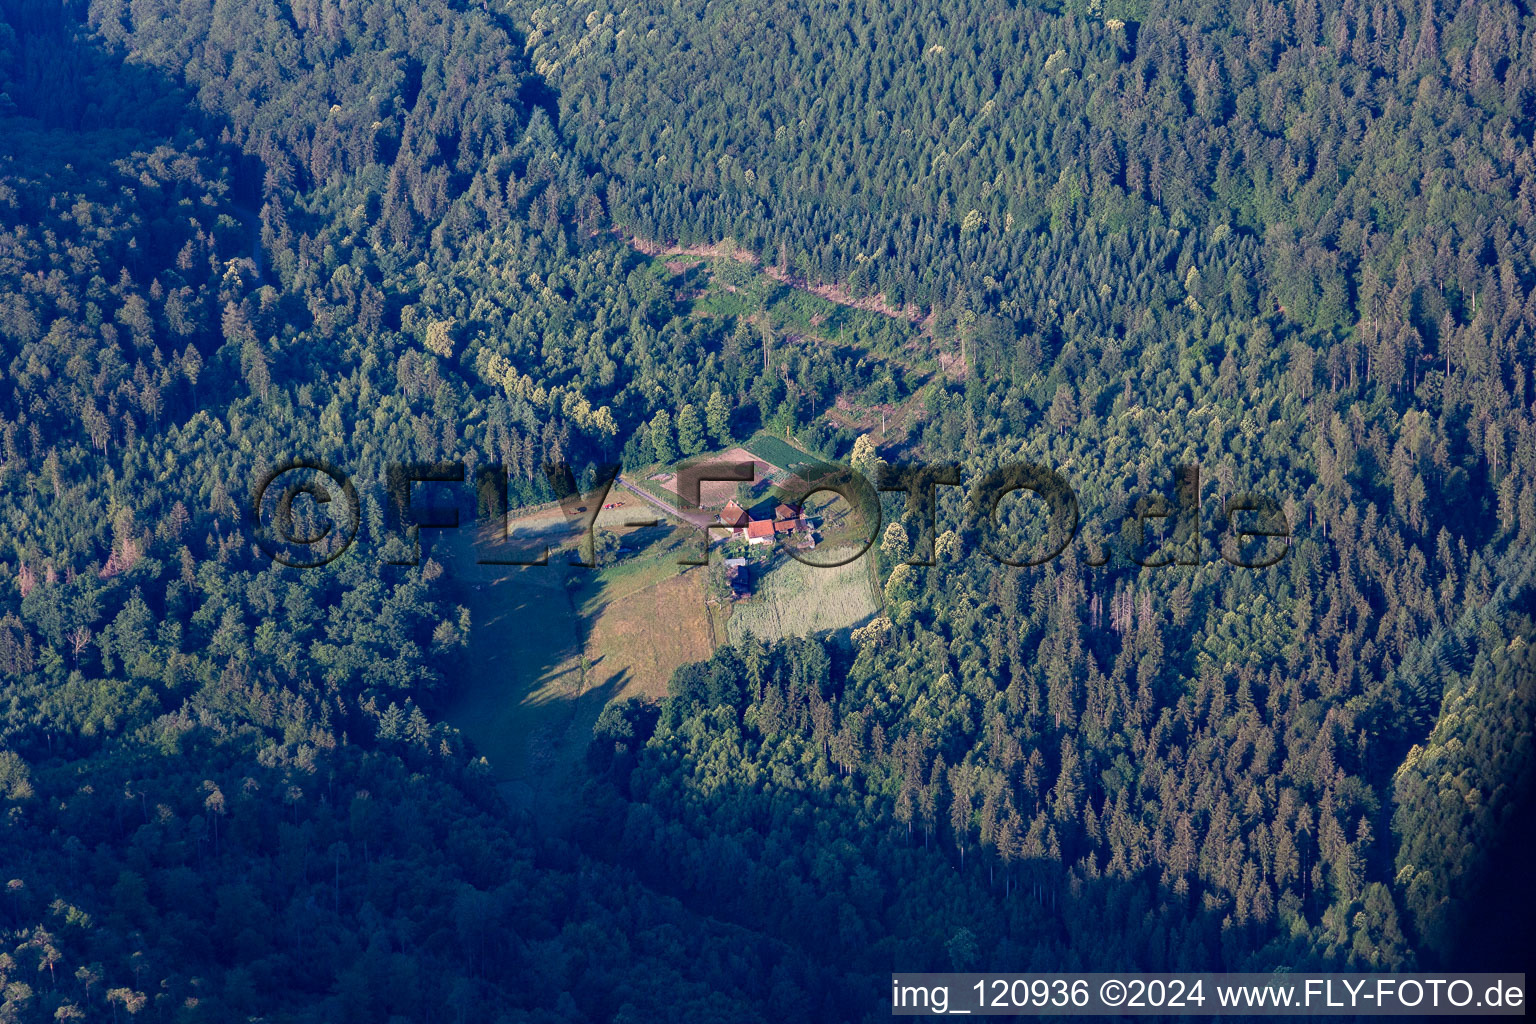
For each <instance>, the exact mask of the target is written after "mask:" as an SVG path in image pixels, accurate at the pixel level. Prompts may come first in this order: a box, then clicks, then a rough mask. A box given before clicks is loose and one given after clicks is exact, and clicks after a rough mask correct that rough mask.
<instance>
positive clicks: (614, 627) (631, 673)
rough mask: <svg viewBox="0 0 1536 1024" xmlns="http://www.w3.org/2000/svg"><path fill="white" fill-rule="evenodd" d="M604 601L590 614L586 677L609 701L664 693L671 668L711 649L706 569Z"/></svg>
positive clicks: (657, 696)
mask: <svg viewBox="0 0 1536 1024" xmlns="http://www.w3.org/2000/svg"><path fill="white" fill-rule="evenodd" d="M677 568H678V567H676V566H674V567H673V569H674V572H673V575H671V576H669V577H668V578H666V579H663V580H661V581H660V582H657V583H654V584H652V585H651V586H648V587H645V588H644V589H641V590H636V591H632V592H631V593H629V594H627V595H624V596H621V597H611V598H609V599H608V600H606V601H603V602H602V603H601V604H600V606H599V607H598V609H597V610H596V614H594V615H593V616H592V617H591V618H590V620H589V621H590V628H589V632H588V634H587V643H586V658H587V669H588V678H589V679H591V680H592V681H593V683H594V685H596V686H597V687H599V688H600V689H602V690H603V691H604V692H605V693H606V694H608V699H609V700H623V699H624V698H626V697H637V696H646V697H654V698H661V697H665V696H666V694H667V683H668V682H669V681H670V680H671V679H672V673H673V672H675V671H677V669H678V668H679V667H680V666H682V665H685V664H687V663H689V662H693V661H703V660H704V659H706V658H708V657H709V655H710V652H711V651H712V650H713V649H714V643H713V631H712V630H711V628H710V620H709V614H708V612H707V610H706V608H705V605H704V573H703V572H702V571H701V570H699V569H692V570H690V571H688V572H686V573H684V574H682V575H677V573H676V569H677Z"/></svg>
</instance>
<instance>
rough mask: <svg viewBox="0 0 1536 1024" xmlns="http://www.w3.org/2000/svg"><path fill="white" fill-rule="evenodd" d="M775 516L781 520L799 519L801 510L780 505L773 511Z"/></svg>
mask: <svg viewBox="0 0 1536 1024" xmlns="http://www.w3.org/2000/svg"><path fill="white" fill-rule="evenodd" d="M773 514H774V516H776V517H777V518H779V519H799V518H800V510H799V509H797V508H794V507H792V506H790V505H780V506H779V507H778V508H776V509H774V510H773Z"/></svg>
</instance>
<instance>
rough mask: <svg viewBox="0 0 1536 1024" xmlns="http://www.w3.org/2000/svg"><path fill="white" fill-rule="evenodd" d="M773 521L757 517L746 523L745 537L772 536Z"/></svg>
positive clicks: (751, 538)
mask: <svg viewBox="0 0 1536 1024" xmlns="http://www.w3.org/2000/svg"><path fill="white" fill-rule="evenodd" d="M772 536H773V523H772V522H770V521H769V520H767V519H759V520H757V521H756V522H751V523H748V524H747V539H749V540H753V539H756V538H759V537H772Z"/></svg>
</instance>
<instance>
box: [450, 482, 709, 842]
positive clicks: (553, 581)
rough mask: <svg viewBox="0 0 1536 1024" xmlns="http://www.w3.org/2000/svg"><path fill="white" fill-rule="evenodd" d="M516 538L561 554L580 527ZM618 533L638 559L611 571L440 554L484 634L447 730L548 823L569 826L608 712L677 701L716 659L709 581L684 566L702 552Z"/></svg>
mask: <svg viewBox="0 0 1536 1024" xmlns="http://www.w3.org/2000/svg"><path fill="white" fill-rule="evenodd" d="M604 515H607V513H604ZM600 522H601V520H600ZM514 529H515V531H516V532H517V533H518V534H520V535H522V534H528V535H532V536H537V537H539V538H541V539H547V540H548V541H549V542H550V543H551V545H552V546H554V545H557V544H558V543H559V542H560V540H561V539H562V538H561V535H562V534H563V533H565V532H568V531H569V530H570V524H569V523H568V522H567V521H566V519H565V517H563V513H561V512H560V511H559V510H558V509H554V510H544V511H541V512H539V513H536V514H535V515H533V516H528V517H523V518H522V519H519V520H517V521H515V525H514ZM618 532H620V533H621V534H623V537H624V543H625V546H626V547H627V548H629V549H630V551H629V553H627V554H626V556H625V557H623V558H621V559H620V560H619V561H617V562H615V563H614V564H612V565H610V566H607V567H605V568H603V569H601V570H592V569H583V568H577V567H572V566H569V565H567V564H565V561H566V560H565V557H564V555H563V553H561V552H560V551H559V549H558V548H556V550H555V551H554V552H552V554H551V558H550V564H549V565H548V566H534V567H526V568H512V567H506V566H487V565H476V564H475V562H474V559H475V549H474V547H473V545H472V534H471V531H468V530H462V531H454V533H451V534H445V535H443V536H442V537H440V538H433V540H432V541H431V544H432V546H433V548H434V550H432V551H430V552H429V553H430V554H431V556H432V557H435V558H436V559H437V560H438V561H439V562H441V563H443V564H445V565H446V566H448V568H449V571H450V573H451V576H452V578H453V581H454V585H455V586H456V588H457V590H458V597H459V600H460V601H461V602H462V603H463V604H464V605H465V606H466V607H468V608H469V611H470V621H471V626H470V637H469V669H468V673H467V676H466V677H465V678H461V679H460V680H459V681H458V686H457V695H456V696H455V698H454V699H453V701H452V702H451V703H450V704H449V705H448V707H447V708H446V709H445V716H444V717H445V718H446V720H447V721H448V722H449V723H450V724H452V725H453V726H455V727H456V728H458V729H459V730H460V731H461V732H463V733H464V735H465V736H466V737H467V738H468V739H469V740H470V741H471V742H472V743H473V744H474V746H475V748H476V749H477V750H478V751H479V752H480V753H481V754H483V755H484V756H485V757H486V759H487V760H488V761H489V762H490V765H491V769H492V771H493V773H494V775H495V777H496V778H497V779H498V780H500V781H501V782H502V783H504V786H503V790H504V792H506V794H507V795H508V797H509V798H510V799H511V800H513V801H514V802H516V803H519V804H521V805H523V806H528V807H532V808H534V809H535V810H537V811H538V812H539V813H540V814H545V813H548V814H557V812H558V807H557V805H556V803H555V802H554V801H553V800H551V799H548V797H550V796H551V795H553V794H558V793H561V792H567V791H568V787H569V786H570V785H574V780H575V769H576V767H577V766H578V765H579V764H580V763H581V759H582V757H583V755H584V754H585V752H586V749H587V744H588V742H589V741H590V740H591V736H592V726H593V724H594V723H595V722H596V721H597V717H598V715H599V714H600V713H601V712H602V709H603V707H604V705H606V704H607V703H608V702H609V701H610V700H616V699H622V698H625V697H630V696H637V695H648V696H653V697H659V696H664V695H665V694H666V690H667V683H668V682H669V681H670V679H671V678H672V673H673V672H674V671H675V670H676V669H677V668H678V666H679V665H682V664H684V663H686V662H690V661H698V660H703V659H704V658H707V657H709V654H710V651H711V649H712V647H713V636H714V632H713V630H712V628H711V622H710V617H709V612H708V610H707V608H706V607H705V603H704V589H703V584H704V574H703V573H702V572H701V571H699V570H697V569H695V570H691V571H686V572H685V569H684V567H683V566H681V565H679V564H678V561H677V560H678V558H679V557H681V556H682V555H683V553H684V551H685V549H687V548H688V546H689V545H690V544H691V543H694V542H693V541H692V540H691V538H690V537H689V536H688V534H687V533H686V532H685V531H682V530H676V529H672V528H669V527H651V528H646V529H641V530H630V531H618ZM567 544H569V538H567Z"/></svg>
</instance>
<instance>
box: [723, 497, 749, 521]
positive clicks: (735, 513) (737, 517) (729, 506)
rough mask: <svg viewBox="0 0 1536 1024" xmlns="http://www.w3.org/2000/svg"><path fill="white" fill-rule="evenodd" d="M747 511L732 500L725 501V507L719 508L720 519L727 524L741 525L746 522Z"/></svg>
mask: <svg viewBox="0 0 1536 1024" xmlns="http://www.w3.org/2000/svg"><path fill="white" fill-rule="evenodd" d="M746 520H747V511H746V509H744V508H742V507H741V506H740V505H738V504H736V502H735V501H734V500H731V501H728V502H726V503H725V508H723V509H721V510H720V521H721V522H722V523H724V524H725V525H727V526H743V525H745V524H746Z"/></svg>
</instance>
